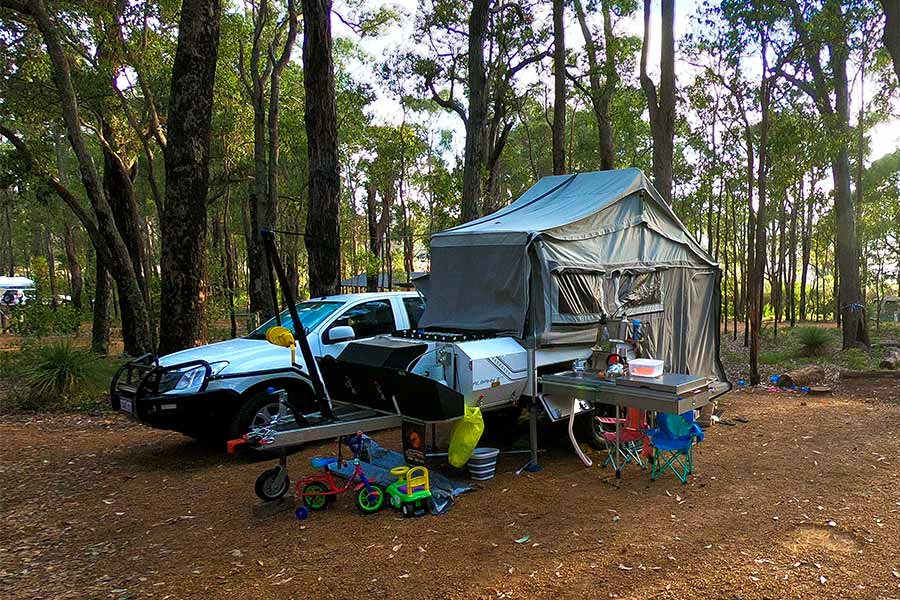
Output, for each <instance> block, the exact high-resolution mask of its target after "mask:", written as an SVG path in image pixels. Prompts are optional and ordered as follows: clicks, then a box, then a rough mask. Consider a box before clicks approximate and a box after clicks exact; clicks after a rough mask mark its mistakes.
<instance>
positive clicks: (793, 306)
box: [786, 179, 803, 327]
mask: <svg viewBox="0 0 900 600" xmlns="http://www.w3.org/2000/svg"><path fill="white" fill-rule="evenodd" d="M802 199H803V180H802V179H801V180H800V187H799V192H798V194H797V196H796V197H795V198H794V201H793V202H792V203H791V228H790V234H789V235H790V237H789V241H788V246H787V251H788V264H787V269H788V277H787V289H786V293H787V299H788V300H787V301H788V319H789V321H790V324H791V327H794V326H795V325H796V324H797V303H796V295H795V293H794V288H795V287H796V284H797V213H798V212H799V210H798V205H799V204H800V203H801V202H802Z"/></svg>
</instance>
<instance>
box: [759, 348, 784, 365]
mask: <svg viewBox="0 0 900 600" xmlns="http://www.w3.org/2000/svg"><path fill="white" fill-rule="evenodd" d="M790 360H791V353H790V352H787V351H786V350H770V351H768V352H760V353H759V364H761V365H785V364H787V363H789V362H790Z"/></svg>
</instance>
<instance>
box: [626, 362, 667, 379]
mask: <svg viewBox="0 0 900 600" xmlns="http://www.w3.org/2000/svg"><path fill="white" fill-rule="evenodd" d="M628 371H629V373H630V374H631V375H637V376H638V377H659V376H660V375H662V374H663V361H661V360H656V359H652V358H635V359H632V360H629V361H628Z"/></svg>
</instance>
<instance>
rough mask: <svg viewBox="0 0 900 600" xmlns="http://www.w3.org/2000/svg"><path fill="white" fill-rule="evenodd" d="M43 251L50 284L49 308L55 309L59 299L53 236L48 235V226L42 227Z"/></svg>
mask: <svg viewBox="0 0 900 600" xmlns="http://www.w3.org/2000/svg"><path fill="white" fill-rule="evenodd" d="M44 250H45V251H46V254H45V256H46V257H47V279H48V280H49V281H48V283H49V284H50V306H52V307H53V308H56V306H57V304H59V299H58V298H57V297H56V296H57V294H56V255H55V254H54V253H53V236H52V235H51V234H50V225H45V226H44Z"/></svg>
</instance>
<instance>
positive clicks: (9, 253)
mask: <svg viewBox="0 0 900 600" xmlns="http://www.w3.org/2000/svg"><path fill="white" fill-rule="evenodd" d="M3 222H4V225H5V226H6V260H7V261H8V262H7V263H6V274H7V275H8V276H9V277H13V276H14V275H15V274H16V255H15V252H14V251H13V239H12V238H13V234H12V221H11V220H10V218H9V198H7V199H6V201H5V202H4V203H3Z"/></svg>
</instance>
